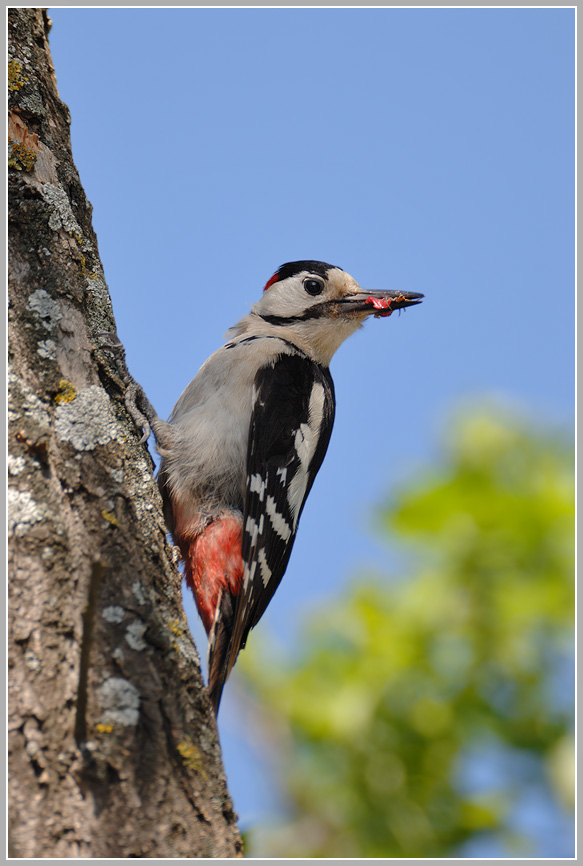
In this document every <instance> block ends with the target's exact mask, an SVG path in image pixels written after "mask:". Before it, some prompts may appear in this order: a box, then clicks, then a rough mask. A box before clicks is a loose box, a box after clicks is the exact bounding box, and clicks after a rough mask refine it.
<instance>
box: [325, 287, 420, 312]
mask: <svg viewBox="0 0 583 866" xmlns="http://www.w3.org/2000/svg"><path fill="white" fill-rule="evenodd" d="M423 297H424V296H423V295H420V294H418V293H417V292H390V291H381V292H365V291H362V290H361V291H359V292H354V293H351V294H350V295H346V296H345V297H344V298H343V299H342V306H343V307H344V306H346V307H348V308H349V309H350V310H351V311H353V312H355V313H374V315H375V316H390V315H391V313H392V312H393V311H394V310H401V309H403V307H413V306H414V305H415V304H420V303H421V299H422V298H423Z"/></svg>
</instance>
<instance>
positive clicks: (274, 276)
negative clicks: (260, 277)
mask: <svg viewBox="0 0 583 866" xmlns="http://www.w3.org/2000/svg"><path fill="white" fill-rule="evenodd" d="M278 279H279V271H276V273H275V274H274V275H273V276H272V277H271V279H269V280H267V282H266V283H265V285H264V286H263V291H264V292H266V291H267V289H268V288H269V287H270V286H272V285H273V284H274V283H277V281H278Z"/></svg>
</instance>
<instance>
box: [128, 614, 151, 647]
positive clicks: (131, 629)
mask: <svg viewBox="0 0 583 866" xmlns="http://www.w3.org/2000/svg"><path fill="white" fill-rule="evenodd" d="M146 629H147V625H146V623H145V622H142V621H141V620H138V619H136V620H134V621H133V622H131V623H130V624H129V625H128V627H127V629H126V635H125V636H126V641H127V642H128V644H129V645H130V646H131V648H132V649H133V650H136V651H137V652H141V651H142V650H145V649H146V647H147V646H148V644H147V643H146V641H145V640H144V639H143V636H144V633H145V631H146Z"/></svg>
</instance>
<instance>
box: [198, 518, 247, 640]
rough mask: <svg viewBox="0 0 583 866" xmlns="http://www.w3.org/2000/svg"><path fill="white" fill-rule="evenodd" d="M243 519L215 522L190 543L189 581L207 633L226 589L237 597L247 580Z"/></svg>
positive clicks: (227, 519) (222, 519)
mask: <svg viewBox="0 0 583 866" xmlns="http://www.w3.org/2000/svg"><path fill="white" fill-rule="evenodd" d="M242 530H243V527H242V521H241V518H239V517H235V516H228V517H223V518H220V519H219V520H215V522H214V523H211V524H210V525H209V526H207V528H206V529H205V530H204V532H202V533H201V534H200V535H199V536H197V537H196V538H195V539H194V540H193V541H191V542H190V544H189V546H188V553H187V555H186V556H185V566H186V569H185V576H186V582H187V583H188V585H189V586H190V588H191V589H192V591H193V593H194V600H195V601H196V606H197V608H198V612H199V614H200V618H201V619H202V622H203V625H204V627H205V629H206V632H207V634H208V633H209V632H210V630H211V627H212V624H213V621H214V618H215V610H216V607H217V602H218V599H219V593H220V591H221V590H223V589H228V590H229V591H230V592H232V593H234V594H235V595H237V593H238V592H239V591H240V590H241V582H242V580H243V570H244V566H243V560H242V558H241V536H242Z"/></svg>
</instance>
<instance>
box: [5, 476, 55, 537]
mask: <svg viewBox="0 0 583 866" xmlns="http://www.w3.org/2000/svg"><path fill="white" fill-rule="evenodd" d="M49 516H50V510H49V508H48V506H47V505H45V504H44V503H39V502H35V500H34V499H33V497H32V493H31V492H30V491H29V490H16V489H15V488H10V489H9V490H8V534H9V535H10V536H13V537H22V536H23V535H26V534H27V533H28V531H29V530H30V528H31V526H33V525H34V524H35V523H40V522H41V521H42V520H45V519H46V518H47V517H49Z"/></svg>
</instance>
